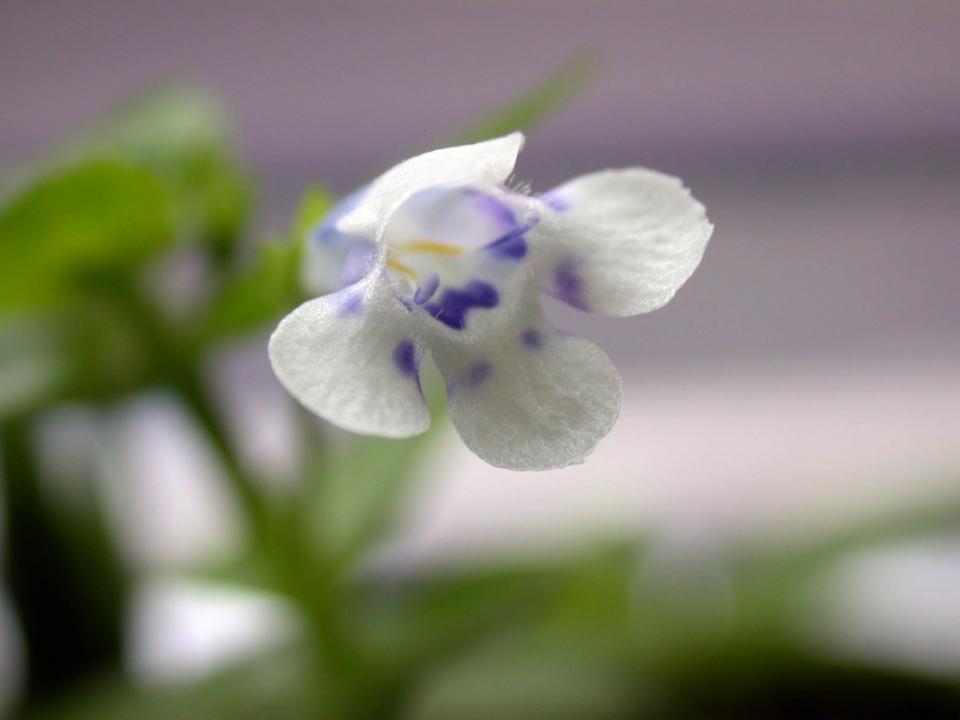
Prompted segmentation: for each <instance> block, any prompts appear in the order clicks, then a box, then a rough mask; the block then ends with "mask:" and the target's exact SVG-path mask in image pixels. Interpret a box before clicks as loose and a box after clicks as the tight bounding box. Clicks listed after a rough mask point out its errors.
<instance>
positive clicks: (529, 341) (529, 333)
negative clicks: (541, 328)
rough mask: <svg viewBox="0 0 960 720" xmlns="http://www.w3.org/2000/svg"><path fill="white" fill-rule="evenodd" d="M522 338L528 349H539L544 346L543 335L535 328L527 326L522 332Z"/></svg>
mask: <svg viewBox="0 0 960 720" xmlns="http://www.w3.org/2000/svg"><path fill="white" fill-rule="evenodd" d="M520 339H521V340H523V344H524V345H526V346H527V349H528V350H539V349H540V348H542V347H543V337H542V336H541V335H540V333H539V332H537V331H536V330H534V329H533V328H527V329H526V330H524V331H523V332H522V333H521V334H520Z"/></svg>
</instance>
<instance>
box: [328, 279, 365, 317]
mask: <svg viewBox="0 0 960 720" xmlns="http://www.w3.org/2000/svg"><path fill="white" fill-rule="evenodd" d="M333 297H334V298H335V299H334V302H335V303H336V304H337V314H338V315H339V316H340V317H343V318H346V317H359V316H360V315H362V314H363V291H361V290H360V289H358V288H355V287H349V288H344V289H343V290H340V291H339V292H337V293H334V295H333Z"/></svg>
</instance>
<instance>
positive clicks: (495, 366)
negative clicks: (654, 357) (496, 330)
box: [431, 300, 623, 470]
mask: <svg viewBox="0 0 960 720" xmlns="http://www.w3.org/2000/svg"><path fill="white" fill-rule="evenodd" d="M534 303H535V300H534ZM534 307H537V306H536V305H534ZM523 316H524V317H523V318H520V317H518V318H517V321H516V322H514V323H512V324H511V328H510V331H509V333H508V334H505V335H501V336H499V337H497V338H496V343H493V342H491V338H490V337H489V336H487V338H486V339H485V342H483V343H472V344H468V343H442V344H441V343H437V344H435V345H434V347H432V348H431V350H432V353H433V358H434V361H435V362H436V364H437V367H438V368H439V370H440V372H441V373H442V374H443V376H444V379H445V380H446V383H447V400H448V403H449V406H450V417H451V419H452V421H453V424H454V426H455V427H456V428H457V430H458V431H459V433H460V436H461V437H462V438H463V441H464V442H465V443H466V445H467V446H468V447H469V448H470V449H471V450H472V451H473V452H474V453H476V454H477V455H478V456H479V457H480V458H482V459H483V460H485V461H486V462H488V463H490V464H491V465H496V466H498V467H505V468H511V469H514V470H547V469H550V468H558V467H564V466H567V465H573V464H576V463H580V462H583V460H584V458H586V456H587V455H589V454H590V452H592V450H593V449H594V447H596V445H597V443H598V442H599V441H600V439H601V438H603V437H604V436H605V435H606V434H607V433H608V432H609V431H610V429H611V428H612V427H613V424H614V422H615V421H616V419H617V416H618V415H619V413H620V401H621V397H622V394H623V393H622V385H621V381H620V376H619V374H618V373H617V371H616V368H614V366H613V363H611V362H610V359H609V358H608V357H607V355H606V354H605V353H604V352H603V351H602V350H600V348H598V347H597V346H596V345H594V344H593V343H591V342H589V341H587V340H583V339H581V338H577V337H573V336H570V335H565V334H563V333H560V332H557V331H556V330H554V329H553V328H551V327H549V326H548V325H546V324H545V323H544V322H543V321H542V319H541V316H540V312H539V307H537V310H536V312H535V313H530V312H526V313H523ZM531 316H533V317H531ZM524 320H526V321H524Z"/></svg>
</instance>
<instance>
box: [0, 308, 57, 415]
mask: <svg viewBox="0 0 960 720" xmlns="http://www.w3.org/2000/svg"><path fill="white" fill-rule="evenodd" d="M61 349H62V335H61V333H60V332H59V327H58V326H57V325H56V324H55V323H52V322H48V321H47V319H46V318H37V317H29V318H28V317H18V318H9V319H7V320H4V321H2V322H0V419H3V418H5V417H8V416H10V415H14V414H16V413H23V412H28V411H29V410H31V409H33V408H35V407H37V406H39V405H42V404H43V403H44V402H46V401H48V400H49V399H50V398H52V397H54V396H55V395H56V393H57V392H58V391H59V390H60V389H61V388H62V387H63V384H64V382H65V379H66V377H67V375H68V366H69V364H68V362H67V359H66V358H65V357H64V354H63V353H62V352H61Z"/></svg>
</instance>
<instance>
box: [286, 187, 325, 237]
mask: <svg viewBox="0 0 960 720" xmlns="http://www.w3.org/2000/svg"><path fill="white" fill-rule="evenodd" d="M333 204H334V199H333V196H332V195H331V194H330V193H329V192H328V191H327V190H325V189H324V188H322V187H317V186H315V185H314V186H312V187H308V188H307V190H306V192H304V194H303V197H302V198H301V199H300V205H299V207H298V208H297V213H296V215H295V216H294V220H293V223H292V224H291V227H290V232H289V237H290V242H293V243H303V242H304V239H305V238H306V237H307V233H309V232H310V231H311V230H312V229H313V228H314V226H316V224H317V223H319V222H320V221H321V220H322V219H323V217H324V216H325V215H326V214H327V213H328V212H330V209H331V208H332V207H333Z"/></svg>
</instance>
